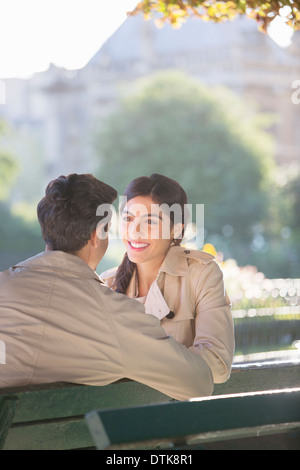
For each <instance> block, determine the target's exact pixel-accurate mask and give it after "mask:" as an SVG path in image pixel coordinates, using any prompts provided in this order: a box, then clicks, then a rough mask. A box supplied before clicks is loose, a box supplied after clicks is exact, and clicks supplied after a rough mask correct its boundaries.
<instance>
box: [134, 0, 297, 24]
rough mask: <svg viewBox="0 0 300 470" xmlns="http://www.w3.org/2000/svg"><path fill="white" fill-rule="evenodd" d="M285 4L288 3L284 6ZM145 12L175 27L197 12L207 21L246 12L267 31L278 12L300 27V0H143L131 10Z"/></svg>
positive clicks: (232, 17)
mask: <svg viewBox="0 0 300 470" xmlns="http://www.w3.org/2000/svg"><path fill="white" fill-rule="evenodd" d="M284 7H288V8H285V9H283V8H284ZM138 13H143V14H144V16H145V17H146V18H148V17H149V16H151V15H156V16H157V15H158V18H157V20H156V23H157V25H158V26H162V25H163V24H164V23H165V22H167V23H171V24H172V26H174V27H180V25H181V23H182V22H183V21H184V20H185V19H186V18H187V17H188V16H190V15H193V16H198V17H199V18H201V19H202V20H204V21H214V22H217V23H219V22H221V21H225V20H232V19H234V18H236V16H238V15H247V16H249V17H250V18H253V19H255V20H256V21H257V22H258V24H259V27H260V29H261V30H262V31H266V30H267V28H268V26H269V25H270V23H271V22H272V21H273V20H274V18H276V17H277V16H281V17H282V16H283V17H284V18H285V19H286V23H287V24H288V25H289V26H291V27H292V28H293V29H294V30H297V29H300V2H299V1H298V0H282V1H273V0H270V1H268V2H266V1H265V0H263V1H261V0H230V1H212V0H143V1H140V2H139V3H138V5H137V7H136V8H135V10H134V11H133V12H131V13H129V14H131V15H135V14H138Z"/></svg>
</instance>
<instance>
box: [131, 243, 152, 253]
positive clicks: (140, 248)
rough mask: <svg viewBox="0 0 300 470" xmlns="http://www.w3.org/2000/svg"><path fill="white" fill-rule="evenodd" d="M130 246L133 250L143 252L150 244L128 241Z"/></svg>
mask: <svg viewBox="0 0 300 470" xmlns="http://www.w3.org/2000/svg"><path fill="white" fill-rule="evenodd" d="M128 245H129V246H130V248H131V249H132V250H135V251H143V250H146V248H148V246H150V243H144V242H133V241H130V240H128Z"/></svg>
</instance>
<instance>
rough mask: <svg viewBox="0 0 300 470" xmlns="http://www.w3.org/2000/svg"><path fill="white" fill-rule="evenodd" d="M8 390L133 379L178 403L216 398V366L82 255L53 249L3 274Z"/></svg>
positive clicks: (0, 300)
mask: <svg viewBox="0 0 300 470" xmlns="http://www.w3.org/2000/svg"><path fill="white" fill-rule="evenodd" d="M0 341H2V342H3V343H5V347H6V364H2V365H1V364H0V388H1V387H11V386H21V385H29V384H37V383H50V382H73V383H84V384H90V385H106V384H109V383H112V382H114V381H116V380H119V379H121V378H124V377H128V378H130V379H133V380H138V381H140V382H142V383H145V384H147V385H149V386H152V387H154V388H157V389H159V390H160V391H162V392H163V393H166V394H168V395H170V396H173V397H174V398H177V399H186V398H190V397H192V396H205V395H210V394H211V393H212V388H213V383H212V377H211V372H210V369H209V367H208V366H207V365H206V363H205V362H204V361H203V360H202V359H201V358H199V357H197V356H196V355H195V354H193V353H192V352H190V351H188V350H187V349H186V348H185V347H184V346H182V345H180V344H178V343H176V342H175V341H174V340H173V339H172V338H167V337H166V335H165V333H164V330H163V329H162V328H161V327H160V325H159V322H158V320H157V319H156V318H155V317H154V316H152V315H145V314H144V310H143V306H142V305H141V304H140V303H138V302H136V301H135V300H131V299H128V298H127V297H125V296H123V295H121V294H116V293H115V292H113V291H111V290H110V289H109V288H107V287H105V286H103V285H102V283H101V281H100V280H99V278H98V276H97V274H96V273H95V272H94V271H93V270H92V269H91V268H90V267H89V266H88V265H87V264H86V263H85V262H84V261H83V260H82V259H81V258H79V257H78V256H75V255H72V254H67V253H64V252H62V251H48V252H45V253H41V254H40V255H37V256H36V257H34V258H31V259H29V260H27V261H25V262H23V263H20V264H19V265H18V266H17V267H14V268H11V269H10V270H8V271H5V272H4V273H1V274H0Z"/></svg>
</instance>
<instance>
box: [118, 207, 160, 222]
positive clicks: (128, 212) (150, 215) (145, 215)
mask: <svg viewBox="0 0 300 470" xmlns="http://www.w3.org/2000/svg"><path fill="white" fill-rule="evenodd" d="M123 214H126V215H131V216H132V217H136V214H133V213H132V212H130V211H129V210H127V209H124V210H123V212H122V215H123ZM141 217H143V218H149V217H156V218H157V219H160V220H162V216H161V215H158V214H152V213H151V212H149V213H148V214H143V215H142V216H141Z"/></svg>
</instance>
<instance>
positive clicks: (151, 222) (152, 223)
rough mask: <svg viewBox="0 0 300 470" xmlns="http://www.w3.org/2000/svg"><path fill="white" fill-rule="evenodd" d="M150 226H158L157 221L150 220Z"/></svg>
mask: <svg viewBox="0 0 300 470" xmlns="http://www.w3.org/2000/svg"><path fill="white" fill-rule="evenodd" d="M148 224H149V225H157V222H156V220H153V219H148Z"/></svg>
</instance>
